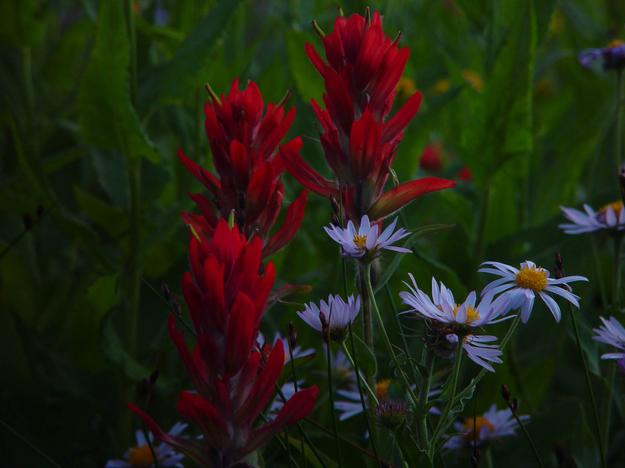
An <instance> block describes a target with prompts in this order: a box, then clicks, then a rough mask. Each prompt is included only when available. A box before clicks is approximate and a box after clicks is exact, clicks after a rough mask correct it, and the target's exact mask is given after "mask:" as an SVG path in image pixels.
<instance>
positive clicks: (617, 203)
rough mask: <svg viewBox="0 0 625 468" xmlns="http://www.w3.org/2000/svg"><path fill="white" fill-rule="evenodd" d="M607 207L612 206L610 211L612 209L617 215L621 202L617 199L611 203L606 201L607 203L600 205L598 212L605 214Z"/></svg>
mask: <svg viewBox="0 0 625 468" xmlns="http://www.w3.org/2000/svg"><path fill="white" fill-rule="evenodd" d="M609 208H612V211H614V214H616V215H618V214H619V213H620V212H621V210H622V209H623V202H622V201H620V200H619V201H615V202H612V203H608V204H607V205H605V206H602V207H601V209H600V210H599V214H605V213H606V212H607V211H608V209H609Z"/></svg>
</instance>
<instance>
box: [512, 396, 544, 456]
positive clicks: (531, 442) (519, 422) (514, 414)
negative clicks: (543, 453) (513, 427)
mask: <svg viewBox="0 0 625 468" xmlns="http://www.w3.org/2000/svg"><path fill="white" fill-rule="evenodd" d="M506 403H507V405H508V408H510V412H511V413H512V416H513V417H514V419H515V420H516V422H517V424H518V425H519V427H520V428H521V432H522V433H523V436H524V437H525V439H526V440H527V442H528V443H529V444H530V447H531V449H532V453H533V454H534V458H535V459H536V462H537V463H538V466H540V467H541V468H542V467H543V466H545V465H543V461H542V459H541V458H540V454H539V453H538V449H537V448H536V445H535V444H534V441H533V440H532V437H531V436H530V433H529V432H528V431H527V428H526V427H525V424H523V421H521V418H519V416H518V415H517V414H516V411H515V410H514V409H513V408H512V405H511V404H510V402H506Z"/></svg>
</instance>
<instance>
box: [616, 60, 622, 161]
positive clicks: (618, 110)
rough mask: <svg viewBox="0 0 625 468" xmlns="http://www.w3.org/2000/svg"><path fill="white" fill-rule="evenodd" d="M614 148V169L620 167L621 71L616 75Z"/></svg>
mask: <svg viewBox="0 0 625 468" xmlns="http://www.w3.org/2000/svg"><path fill="white" fill-rule="evenodd" d="M615 125H616V128H615V129H614V131H615V132H616V148H615V151H614V162H615V164H614V168H615V170H618V168H619V167H620V166H621V153H622V151H623V128H622V126H623V71H622V70H618V72H617V73H616V124H615Z"/></svg>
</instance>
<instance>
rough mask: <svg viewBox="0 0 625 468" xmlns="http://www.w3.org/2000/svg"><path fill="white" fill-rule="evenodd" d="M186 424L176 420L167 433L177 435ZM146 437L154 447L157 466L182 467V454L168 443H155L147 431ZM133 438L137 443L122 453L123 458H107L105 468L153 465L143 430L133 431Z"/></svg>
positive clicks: (130, 467) (152, 458) (150, 451)
mask: <svg viewBox="0 0 625 468" xmlns="http://www.w3.org/2000/svg"><path fill="white" fill-rule="evenodd" d="M187 426H188V424H186V423H182V422H178V423H176V424H174V425H173V426H172V428H171V429H170V430H169V434H170V435H172V436H179V435H180V434H181V433H182V432H183V431H184V430H185V429H186V428H187ZM148 437H149V438H150V443H151V444H152V448H153V449H154V455H156V460H157V462H158V466H173V467H176V468H182V467H183V465H182V463H181V462H182V460H183V459H184V455H183V454H181V453H178V452H176V451H175V450H174V449H172V448H171V447H170V446H169V445H167V444H164V443H161V444H155V443H154V442H153V441H154V438H153V436H152V433H151V432H149V431H148ZM135 439H136V442H137V445H136V446H135V447H133V448H131V449H129V450H128V451H126V453H125V454H124V458H123V459H117V460H109V461H107V462H106V465H104V466H105V468H132V467H137V466H153V465H154V457H153V456H152V450H150V446H149V445H148V443H147V441H146V439H145V435H144V433H143V431H136V432H135Z"/></svg>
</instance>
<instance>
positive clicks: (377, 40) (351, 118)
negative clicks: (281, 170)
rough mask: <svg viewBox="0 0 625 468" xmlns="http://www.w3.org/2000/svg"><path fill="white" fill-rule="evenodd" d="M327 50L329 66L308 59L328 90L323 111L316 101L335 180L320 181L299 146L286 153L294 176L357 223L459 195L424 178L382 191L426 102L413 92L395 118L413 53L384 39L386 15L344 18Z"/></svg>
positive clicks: (433, 179) (313, 56)
mask: <svg viewBox="0 0 625 468" xmlns="http://www.w3.org/2000/svg"><path fill="white" fill-rule="evenodd" d="M323 45H324V47H325V53H326V60H327V61H324V60H323V59H322V58H321V57H320V56H319V54H317V52H316V51H315V49H314V47H313V46H312V45H311V44H306V52H307V54H308V57H309V58H310V60H311V62H312V64H313V65H314V67H315V68H316V69H317V71H318V72H319V74H320V75H321V76H322V77H323V80H324V84H325V93H324V95H323V102H324V104H325V109H323V108H321V106H319V105H318V104H317V103H316V102H315V101H314V100H313V101H312V106H313V109H314V111H315V114H316V116H317V119H318V121H319V123H320V125H321V129H322V133H321V144H322V146H323V149H324V153H325V158H326V160H327V162H328V164H329V166H330V168H331V169H332V171H333V172H334V174H335V176H336V180H328V179H326V178H324V177H322V176H321V175H320V174H319V173H318V172H317V171H315V170H314V169H313V168H312V167H311V166H310V165H308V164H307V163H306V162H304V160H303V159H302V158H301V157H300V155H299V153H298V151H297V150H298V149H299V147H298V146H297V145H295V144H294V145H290V146H288V147H286V146H285V147H283V148H282V149H281V150H280V155H281V156H282V158H283V159H284V161H285V164H286V166H287V169H288V171H289V172H290V173H291V174H292V175H293V176H294V177H295V178H296V179H297V180H298V181H299V182H300V183H301V184H302V185H304V186H305V187H307V188H309V189H310V190H312V191H314V192H316V193H318V194H320V195H323V196H327V197H335V198H336V199H340V200H341V201H342V204H343V206H344V208H345V212H346V214H347V217H348V218H350V219H352V220H360V218H361V216H362V215H364V214H367V215H369V217H370V218H372V219H381V218H384V217H386V216H388V215H389V214H391V213H393V212H394V211H396V210H398V209H399V208H401V207H402V206H404V205H406V204H407V203H409V202H410V201H412V200H413V199H414V198H416V197H418V196H420V195H422V194H424V193H427V192H432V191H436V190H441V189H445V188H449V187H453V186H454V182H452V181H449V180H445V179H439V178H436V177H426V178H423V179H418V180H413V181H410V182H406V183H403V184H400V185H398V186H397V187H394V188H392V189H390V190H388V191H386V192H385V191H384V188H385V185H386V182H387V179H388V176H389V172H390V168H391V163H392V162H393V158H394V157H395V154H396V153H397V147H398V145H399V143H400V142H401V140H402V138H403V131H404V129H405V128H406V126H407V125H408V123H409V122H410V121H411V120H412V118H413V117H414V116H415V114H416V112H417V110H418V109H419V104H420V102H421V94H420V93H419V92H415V93H414V94H413V95H412V96H411V97H410V98H409V99H408V100H407V101H406V103H405V104H404V105H403V106H402V107H401V108H400V109H399V110H398V111H397V112H396V113H395V114H394V115H393V116H389V114H390V112H391V109H392V107H393V101H394V98H395V90H396V88H397V83H398V81H399V79H400V78H401V75H402V73H403V70H404V67H405V65H406V61H407V60H408V56H409V50H408V49H407V48H400V47H399V46H398V40H397V39H396V40H392V39H391V38H390V37H387V36H386V35H385V34H384V31H383V29H382V20H381V19H380V15H379V14H378V13H377V12H376V13H375V14H374V15H373V18H371V17H370V15H369V13H368V10H367V15H366V16H362V15H357V14H355V15H352V16H350V17H349V18H344V17H338V18H337V19H336V21H335V23H334V31H332V32H331V33H329V34H327V35H325V36H324V37H323Z"/></svg>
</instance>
